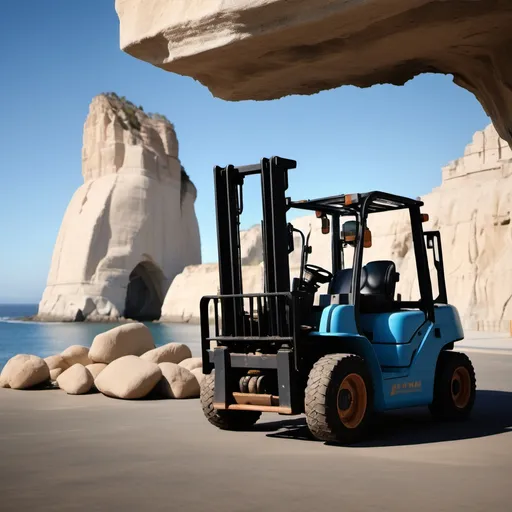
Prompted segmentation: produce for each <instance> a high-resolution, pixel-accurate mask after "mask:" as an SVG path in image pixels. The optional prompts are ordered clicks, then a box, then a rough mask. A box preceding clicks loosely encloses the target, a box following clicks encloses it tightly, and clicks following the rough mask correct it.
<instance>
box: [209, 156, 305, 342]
mask: <svg viewBox="0 0 512 512" xmlns="http://www.w3.org/2000/svg"><path fill="white" fill-rule="evenodd" d="M296 166H297V163H296V162H295V161H294V160H288V159H285V158H280V157H272V158H263V159H262V160H261V161H260V163H259V164H255V165H247V166H241V167H235V166H233V165H228V166H227V167H219V166H216V167H215V168H214V179H215V194H216V196H215V206H216V219H217V247H218V258H219V279H220V295H242V294H243V284H242V281H243V280H242V258H241V254H240V215H241V214H242V211H243V185H244V180H245V178H246V177H247V176H250V175H258V174H259V175H260V176H261V195H262V204H263V220H262V240H263V265H264V287H265V288H264V292H265V293H279V292H289V291H290V267H289V261H288V243H287V241H288V225H287V221H286V212H287V209H288V208H287V201H286V197H285V192H286V190H287V188H288V170H289V169H295V167H296ZM280 304H282V303H280V302H279V301H277V300H276V301H270V303H269V309H270V310H269V312H268V313H269V317H270V320H271V321H272V323H277V324H279V321H280V317H281V316H282V315H281V314H280V313H282V312H280V311H279V309H280ZM241 322H243V298H242V297H233V298H232V300H231V301H229V304H226V308H225V310H224V311H223V315H222V329H223V332H224V335H227V336H229V335H235V334H236V332H241V331H242V330H243V329H242V325H241Z"/></svg>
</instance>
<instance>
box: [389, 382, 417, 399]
mask: <svg viewBox="0 0 512 512" xmlns="http://www.w3.org/2000/svg"><path fill="white" fill-rule="evenodd" d="M420 391H421V380H415V381H411V382H403V383H401V384H393V386H392V387H391V393H390V394H391V396H394V395H401V394H404V393H418V392H420Z"/></svg>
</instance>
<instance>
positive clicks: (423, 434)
mask: <svg viewBox="0 0 512 512" xmlns="http://www.w3.org/2000/svg"><path fill="white" fill-rule="evenodd" d="M254 430H257V431H260V432H269V433H268V434H267V437H274V438H282V439H296V440H304V441H312V440H313V438H312V436H311V434H310V433H309V430H308V428H307V426H306V420H305V419H304V418H303V417H301V418H296V419H290V420H283V421H274V422H269V423H262V424H260V425H258V424H257V425H255V427H254ZM509 430H512V392H508V391H490V390H482V391H477V395H476V401H475V406H474V409H473V413H472V415H471V418H470V419H469V420H467V421H462V422H437V421H434V420H433V419H432V418H431V416H430V413H429V411H428V409H427V408H425V407H422V408H419V407H417V408H411V409H403V410H400V411H390V412H388V413H386V414H382V415H379V416H378V417H377V418H376V419H375V422H374V425H373V428H372V431H371V432H370V435H369V437H368V439H367V440H366V441H364V442H361V443H357V444H354V445H351V448H358V447H360V448H369V447H385V446H404V445H418V444H426V443H440V442H445V441H456V440H462V439H476V438H480V437H487V436H492V435H496V434H501V433H503V432H507V431H509Z"/></svg>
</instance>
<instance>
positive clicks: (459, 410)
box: [429, 351, 476, 420]
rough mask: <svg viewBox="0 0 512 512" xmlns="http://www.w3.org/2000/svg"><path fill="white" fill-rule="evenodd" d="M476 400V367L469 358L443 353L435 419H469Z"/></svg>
mask: <svg viewBox="0 0 512 512" xmlns="http://www.w3.org/2000/svg"><path fill="white" fill-rule="evenodd" d="M475 396H476V378H475V370H474V369H473V365H472V364H471V361H470V360H469V357H468V356H467V355H466V354H462V353H461V352H451V351H443V352H441V353H440V354H439V359H438V361H437V367H436V376H435V381H434V399H433V401H432V403H431V404H430V406H429V408H430V412H431V413H432V416H433V417H434V418H436V419H440V420H462V419H466V418H467V417H468V416H469V415H470V413H471V410H472V408H473V404H474V403H475Z"/></svg>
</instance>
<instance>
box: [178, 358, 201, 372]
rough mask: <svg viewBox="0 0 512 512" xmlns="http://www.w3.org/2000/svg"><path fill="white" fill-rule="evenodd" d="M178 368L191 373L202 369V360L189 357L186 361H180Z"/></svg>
mask: <svg viewBox="0 0 512 512" xmlns="http://www.w3.org/2000/svg"><path fill="white" fill-rule="evenodd" d="M180 366H181V367H182V368H185V369H186V370H188V371H189V372H191V371H192V370H195V369H196V368H202V367H203V359H202V358H201V357H189V358H188V359H184V360H183V361H181V363H180Z"/></svg>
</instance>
